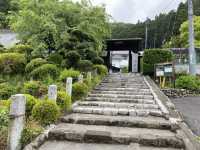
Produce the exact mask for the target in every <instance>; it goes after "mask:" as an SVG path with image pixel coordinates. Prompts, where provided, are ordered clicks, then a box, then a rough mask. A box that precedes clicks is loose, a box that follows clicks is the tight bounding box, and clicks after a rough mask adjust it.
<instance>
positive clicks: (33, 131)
mask: <svg viewBox="0 0 200 150" xmlns="http://www.w3.org/2000/svg"><path fill="white" fill-rule="evenodd" d="M43 130H44V129H43V128H42V127H41V126H40V125H39V123H37V122H35V121H33V120H28V122H27V123H26V125H25V128H24V129H23V132H22V136H21V139H20V143H21V145H22V148H24V147H25V146H26V145H28V144H29V143H31V142H32V141H33V140H34V139H35V138H36V137H37V136H38V135H40V134H41V133H42V132H43Z"/></svg>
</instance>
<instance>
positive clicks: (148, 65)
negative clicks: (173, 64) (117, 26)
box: [143, 49, 173, 75]
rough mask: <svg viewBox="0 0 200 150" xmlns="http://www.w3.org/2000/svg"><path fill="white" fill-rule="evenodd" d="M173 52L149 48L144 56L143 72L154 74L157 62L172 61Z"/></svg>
mask: <svg viewBox="0 0 200 150" xmlns="http://www.w3.org/2000/svg"><path fill="white" fill-rule="evenodd" d="M172 59H173V54H172V52H171V51H170V50H164V49H149V50H145V51H144V57H143V73H144V74H148V75H153V73H154V65H155V64H157V63H164V62H170V61H172Z"/></svg>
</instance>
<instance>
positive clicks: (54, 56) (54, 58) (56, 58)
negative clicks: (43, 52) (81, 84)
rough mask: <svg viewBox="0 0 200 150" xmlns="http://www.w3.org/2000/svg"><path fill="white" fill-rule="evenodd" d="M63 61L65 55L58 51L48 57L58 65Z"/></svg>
mask: <svg viewBox="0 0 200 150" xmlns="http://www.w3.org/2000/svg"><path fill="white" fill-rule="evenodd" d="M62 61H63V56H62V55H60V54H58V53H52V54H50V56H49V57H48V62H50V63H53V64H56V65H61V64H62Z"/></svg>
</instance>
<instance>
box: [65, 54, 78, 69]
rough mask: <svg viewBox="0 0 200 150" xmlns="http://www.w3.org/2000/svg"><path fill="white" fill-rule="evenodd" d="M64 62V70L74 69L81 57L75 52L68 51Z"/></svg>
mask: <svg viewBox="0 0 200 150" xmlns="http://www.w3.org/2000/svg"><path fill="white" fill-rule="evenodd" d="M65 59H66V60H65V61H64V62H63V64H62V66H63V67H66V68H76V67H77V66H78V63H79V61H80V59H81V56H80V55H79V53H78V52H76V51H70V52H68V53H67V54H66V57H65Z"/></svg>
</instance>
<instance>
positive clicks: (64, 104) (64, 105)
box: [56, 91, 72, 111]
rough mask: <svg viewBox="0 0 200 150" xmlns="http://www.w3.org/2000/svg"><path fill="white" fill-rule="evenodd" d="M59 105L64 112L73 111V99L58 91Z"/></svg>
mask: <svg viewBox="0 0 200 150" xmlns="http://www.w3.org/2000/svg"><path fill="white" fill-rule="evenodd" d="M56 102H57V104H58V106H59V107H60V108H61V109H62V110H64V111H65V110H67V111H70V110H71V105H72V104H71V97H70V96H69V95H68V94H67V93H66V92H64V91H58V96H57V101H56Z"/></svg>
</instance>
